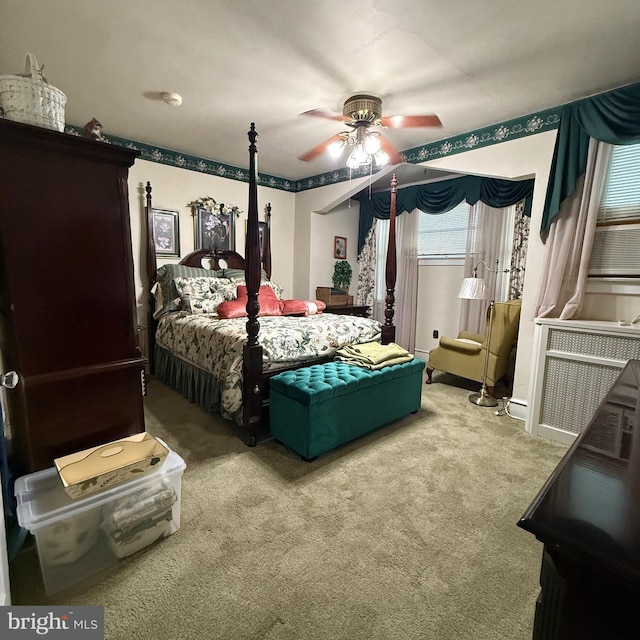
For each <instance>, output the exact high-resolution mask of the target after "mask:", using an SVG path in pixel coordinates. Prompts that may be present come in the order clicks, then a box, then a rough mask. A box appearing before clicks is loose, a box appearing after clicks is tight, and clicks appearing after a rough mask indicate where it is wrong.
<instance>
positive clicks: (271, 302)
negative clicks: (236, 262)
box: [218, 284, 282, 318]
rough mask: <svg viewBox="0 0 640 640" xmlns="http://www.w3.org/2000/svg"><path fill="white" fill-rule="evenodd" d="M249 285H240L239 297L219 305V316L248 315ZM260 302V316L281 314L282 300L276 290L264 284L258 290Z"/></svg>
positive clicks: (236, 316)
mask: <svg viewBox="0 0 640 640" xmlns="http://www.w3.org/2000/svg"><path fill="white" fill-rule="evenodd" d="M248 299H249V298H248V296H247V287H246V286H245V285H243V284H241V285H238V297H237V298H236V299H235V300H228V301H225V302H221V303H220V304H219V305H218V317H220V318H243V317H246V315H247V300H248ZM258 303H259V304H260V311H259V312H258V315H259V316H281V315H282V311H281V310H280V300H278V296H276V294H275V291H274V290H273V289H272V288H271V287H269V286H267V285H264V286H262V287H260V291H258Z"/></svg>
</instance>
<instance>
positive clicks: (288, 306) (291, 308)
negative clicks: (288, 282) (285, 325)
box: [280, 300, 327, 316]
mask: <svg viewBox="0 0 640 640" xmlns="http://www.w3.org/2000/svg"><path fill="white" fill-rule="evenodd" d="M326 306H327V305H326V304H325V303H324V302H322V300H280V308H281V309H282V315H283V316H292V315H305V316H312V315H315V314H316V313H322V312H323V311H324V310H325V308H326Z"/></svg>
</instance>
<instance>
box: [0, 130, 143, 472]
mask: <svg viewBox="0 0 640 640" xmlns="http://www.w3.org/2000/svg"><path fill="white" fill-rule="evenodd" d="M137 155H138V152H137V151H132V150H130V149H126V148H123V147H118V146H115V145H111V144H106V143H104V142H99V141H95V140H90V139H86V138H81V137H77V136H73V135H69V134H64V133H59V132H57V131H51V130H48V129H44V128H40V127H34V126H30V125H25V124H18V123H15V122H10V121H7V120H1V119H0V349H1V351H2V358H3V372H7V371H10V370H14V371H16V372H17V374H18V376H19V380H18V384H17V386H16V387H15V388H14V389H8V390H7V391H6V396H7V414H8V419H9V424H10V429H11V445H12V447H11V448H12V452H13V453H12V458H13V463H14V467H15V473H16V474H17V475H19V474H22V473H30V472H32V471H36V470H39V469H43V468H46V467H50V466H52V465H53V459H54V458H56V457H59V456H61V455H65V454H68V453H72V452H74V451H79V450H81V449H85V448H87V447H92V446H96V445H99V444H103V443H105V442H109V441H110V440H114V439H116V438H122V437H125V436H128V435H133V434H134V433H138V432H141V431H144V413H143V398H142V382H141V376H142V372H143V368H144V363H145V360H144V358H143V357H142V356H141V352H140V350H139V348H138V331H137V318H136V305H135V291H134V278H133V257H132V250H131V229H130V219H129V198H128V187H127V175H128V171H129V167H131V165H132V164H133V162H134V160H135V158H136V156H137Z"/></svg>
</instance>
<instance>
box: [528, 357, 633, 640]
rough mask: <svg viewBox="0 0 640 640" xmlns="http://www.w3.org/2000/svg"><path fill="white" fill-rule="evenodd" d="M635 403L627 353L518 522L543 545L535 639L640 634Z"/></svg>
mask: <svg viewBox="0 0 640 640" xmlns="http://www.w3.org/2000/svg"><path fill="white" fill-rule="evenodd" d="M639 404H640V361H639V360H630V361H629V362H628V363H627V365H626V367H625V368H624V369H623V371H622V373H621V374H620V376H619V377H618V380H617V382H616V383H615V384H614V385H613V386H612V388H611V390H610V391H609V393H608V395H607V396H606V398H605V400H604V401H603V402H602V403H601V404H600V406H599V408H598V409H597V411H596V413H595V415H594V417H593V419H592V420H591V422H590V423H589V425H588V426H587V427H586V428H585V430H584V431H583V432H582V433H581V435H580V436H579V437H578V439H577V440H576V441H575V443H574V444H573V445H572V447H571V449H569V451H568V452H567V454H566V455H565V456H564V458H563V459H562V461H561V462H560V464H559V465H558V467H557V469H556V470H555V471H554V473H553V474H552V475H551V477H550V478H549V480H548V481H547V482H546V484H545V485H544V487H543V488H542V490H541V491H540V493H539V494H538V496H537V497H536V499H535V500H534V501H533V503H532V504H531V506H530V507H529V509H528V510H527V511H526V513H525V514H524V516H523V517H522V519H521V520H520V522H519V523H518V524H519V526H520V527H522V528H523V529H526V530H527V531H530V532H531V533H533V534H535V536H536V538H537V539H538V540H540V541H541V542H542V543H543V544H544V550H543V557H542V570H541V573H540V584H541V587H542V589H541V592H540V595H539V598H538V601H537V603H536V609H535V625H534V635H533V637H534V638H535V639H536V640H543V639H554V640H556V639H558V640H559V639H564V638H567V639H569V638H570V639H574V638H575V639H576V640H596V639H597V640H627V639H629V640H630V639H631V638H633V639H636V638H639V637H640V425H639V423H640V406H639Z"/></svg>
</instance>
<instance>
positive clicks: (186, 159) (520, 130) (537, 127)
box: [65, 107, 561, 193]
mask: <svg viewBox="0 0 640 640" xmlns="http://www.w3.org/2000/svg"><path fill="white" fill-rule="evenodd" d="M560 111H561V109H560V107H557V108H555V109H548V110H546V111H541V112H539V113H534V114H530V115H527V116H522V117H520V118H515V119H514V120H509V121H507V122H502V123H499V124H495V125H492V126H490V127H485V128H483V129H478V130H477V131H471V132H468V133H463V134H462V135H459V136H455V137H453V138H445V139H444V140H439V141H437V142H433V143H430V144H426V145H423V146H420V147H414V148H413V149H407V150H405V151H402V155H403V156H404V157H405V160H406V162H411V163H413V164H419V163H421V162H427V161H428V160H434V159H436V158H443V157H445V156H450V155H454V154H456V153H462V152H464V151H470V150H471V149H480V148H482V147H487V146H490V145H493V144H499V143H500V142H506V141H507V140H516V139H517V138H523V137H526V136H530V135H534V134H537V133H542V132H544V131H550V130H552V129H557V128H558V126H559V124H560ZM65 131H66V133H69V134H71V135H81V134H82V127H76V126H74V125H67V127H66V129H65ZM105 139H106V141H107V142H109V143H111V144H117V145H120V146H123V147H128V148H129V149H136V150H138V151H140V157H141V158H142V159H143V160H149V161H151V162H158V163H160V164H166V165H169V166H172V167H180V168H182V169H190V170H191V171H199V172H201V173H208V174H210V175H214V176H220V177H221V178H229V179H231V180H239V181H241V182H249V171H248V170H247V169H240V168H239V167H234V166H231V165H228V164H223V163H222V162H216V161H215V160H208V159H206V158H199V157H197V156H191V155H189V154H187V153H180V152H177V151H172V150H170V149H164V148H162V147H158V146H154V145H149V144H145V143H144V142H136V141H134V140H128V139H126V138H119V137H117V136H105ZM366 175H369V171H368V170H367V169H361V170H356V171H353V172H351V175H350V172H349V169H347V168H346V167H345V168H342V169H336V170H335V171H330V172H328V173H322V174H319V175H317V176H311V177H309V178H304V179H302V180H287V179H286V178H279V177H277V176H271V175H268V174H266V173H259V174H258V184H259V185H261V186H264V187H272V188H274V189H280V190H281V191H291V192H294V193H297V192H299V191H306V190H308V189H315V188H317V187H323V186H326V185H329V184H336V183H338V182H344V181H346V180H349V179H350V178H360V177H362V176H366Z"/></svg>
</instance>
